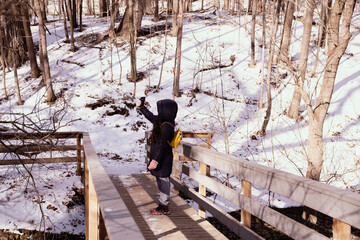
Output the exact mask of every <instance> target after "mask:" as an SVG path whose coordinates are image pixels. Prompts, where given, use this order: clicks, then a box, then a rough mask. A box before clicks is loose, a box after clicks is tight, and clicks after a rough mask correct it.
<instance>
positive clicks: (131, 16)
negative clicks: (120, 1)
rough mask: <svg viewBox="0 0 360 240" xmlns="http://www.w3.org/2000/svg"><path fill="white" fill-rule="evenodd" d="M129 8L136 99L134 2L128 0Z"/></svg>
mask: <svg viewBox="0 0 360 240" xmlns="http://www.w3.org/2000/svg"><path fill="white" fill-rule="evenodd" d="M128 7H129V33H130V64H131V80H132V81H133V82H134V93H133V98H135V97H136V81H137V71H136V35H137V34H136V27H135V24H134V18H135V17H134V9H135V8H134V2H133V0H128Z"/></svg>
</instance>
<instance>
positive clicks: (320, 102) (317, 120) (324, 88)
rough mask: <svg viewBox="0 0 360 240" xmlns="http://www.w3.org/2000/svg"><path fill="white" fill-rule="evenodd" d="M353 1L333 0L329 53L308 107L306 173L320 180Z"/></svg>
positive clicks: (347, 41) (349, 37)
mask: <svg viewBox="0 0 360 240" xmlns="http://www.w3.org/2000/svg"><path fill="white" fill-rule="evenodd" d="M345 3H346V6H345ZM355 3H356V0H347V1H343V0H335V2H334V4H333V6H332V8H330V12H329V32H328V57H327V60H326V65H325V66H326V67H325V71H324V72H325V73H324V78H323V81H322V84H321V89H320V93H319V96H318V98H317V101H316V104H315V106H314V109H312V108H311V107H308V108H307V110H308V111H307V112H308V114H309V121H310V126H309V145H308V169H307V172H306V177H307V178H311V179H314V180H320V175H321V170H322V165H323V145H324V143H323V135H322V133H323V126H324V121H325V118H326V114H327V112H328V109H329V106H330V102H331V98H332V93H333V89H334V85H335V78H336V74H337V70H338V67H339V63H340V60H341V58H342V56H343V55H344V53H345V51H346V48H347V46H348V44H349V41H350V39H351V37H352V35H351V33H350V24H351V18H352V15H353V13H354V7H355ZM344 6H345V10H344ZM342 15H343V20H342V24H341V32H340V33H339V26H340V19H341V16H342ZM303 96H304V94H303ZM305 99H306V98H305ZM310 104H311V103H310V100H308V104H307V105H308V106H310Z"/></svg>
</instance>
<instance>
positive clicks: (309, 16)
mask: <svg viewBox="0 0 360 240" xmlns="http://www.w3.org/2000/svg"><path fill="white" fill-rule="evenodd" d="M314 8H315V1H314V0H308V1H306V10H305V16H304V21H305V22H304V32H303V35H302V40H301V48H300V59H299V70H298V72H297V75H298V76H299V78H296V79H299V81H295V90H294V93H293V98H292V100H291V103H290V107H289V110H288V116H289V117H290V118H292V119H295V120H297V119H298V117H299V110H300V103H301V93H300V89H301V88H302V85H303V83H304V82H305V78H306V68H307V60H308V56H309V45H310V38H311V27H312V22H313V16H314Z"/></svg>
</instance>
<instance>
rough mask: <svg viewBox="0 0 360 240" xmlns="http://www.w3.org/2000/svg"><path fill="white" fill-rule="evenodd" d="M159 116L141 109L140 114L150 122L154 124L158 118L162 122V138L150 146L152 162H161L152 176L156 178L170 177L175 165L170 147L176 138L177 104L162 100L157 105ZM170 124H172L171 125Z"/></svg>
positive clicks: (143, 107)
mask: <svg viewBox="0 0 360 240" xmlns="http://www.w3.org/2000/svg"><path fill="white" fill-rule="evenodd" d="M156 104H157V110H158V115H157V116H156V115H154V114H153V113H152V112H150V111H149V110H148V109H147V108H146V107H145V106H142V107H141V108H140V112H141V113H142V114H144V116H145V117H146V118H147V119H148V120H149V121H150V122H152V123H153V122H154V120H155V119H156V117H158V118H159V120H160V122H161V131H160V138H159V139H158V140H157V141H156V142H152V143H151V146H150V161H151V160H152V159H154V160H156V161H158V162H159V164H158V166H157V168H156V169H154V170H150V172H151V174H152V175H154V176H156V177H169V176H170V174H171V171H172V165H173V152H172V148H171V146H170V145H169V142H171V140H172V138H173V137H174V126H175V118H176V114H177V111H178V106H177V103H176V102H175V101H173V100H170V99H164V100H160V101H158V102H157V103H156ZM169 123H170V124H169Z"/></svg>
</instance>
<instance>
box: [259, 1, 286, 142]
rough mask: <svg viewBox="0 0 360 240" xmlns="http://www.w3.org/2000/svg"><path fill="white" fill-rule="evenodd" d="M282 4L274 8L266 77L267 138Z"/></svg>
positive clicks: (261, 132)
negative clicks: (272, 72) (273, 67)
mask: <svg viewBox="0 0 360 240" xmlns="http://www.w3.org/2000/svg"><path fill="white" fill-rule="evenodd" d="M280 3H281V0H277V2H276V5H275V6H274V15H273V16H274V18H273V26H272V28H273V29H272V34H271V38H270V50H269V51H270V53H269V61H268V67H267V77H266V93H267V94H266V95H267V109H266V114H265V117H264V122H263V124H262V126H261V130H260V135H261V136H265V134H266V128H267V125H268V123H269V121H270V117H271V107H272V99H271V84H270V80H271V69H272V63H273V59H274V54H275V45H276V33H277V30H278V26H279V14H280Z"/></svg>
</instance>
